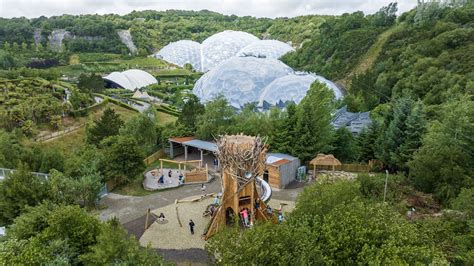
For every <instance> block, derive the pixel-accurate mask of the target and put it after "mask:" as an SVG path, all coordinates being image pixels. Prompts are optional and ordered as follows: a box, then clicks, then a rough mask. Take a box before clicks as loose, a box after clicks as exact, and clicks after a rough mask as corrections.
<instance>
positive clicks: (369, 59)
mask: <svg viewBox="0 0 474 266" xmlns="http://www.w3.org/2000/svg"><path fill="white" fill-rule="evenodd" d="M402 27H403V23H401V24H398V25H395V26H392V27H390V28H389V29H387V30H386V31H384V32H382V33H381V34H380V35H379V36H378V38H377V41H376V42H375V43H374V44H373V45H372V46H371V47H370V48H369V50H368V51H367V53H365V55H364V56H362V58H361V59H360V61H359V63H358V64H357V65H356V66H355V67H354V69H352V71H351V72H350V73H349V74H348V75H347V76H346V77H345V78H344V79H342V80H339V81H337V83H339V84H342V85H343V86H344V88H349V87H350V85H351V84H350V81H351V79H352V77H354V76H357V75H359V74H362V73H365V72H366V71H367V70H368V69H369V68H370V67H371V66H372V65H373V64H374V62H375V60H376V59H377V57H378V56H379V54H380V52H381V51H382V48H383V46H384V44H385V42H386V41H387V40H388V38H389V37H390V35H392V34H393V33H394V32H396V31H397V30H399V29H401V28H402Z"/></svg>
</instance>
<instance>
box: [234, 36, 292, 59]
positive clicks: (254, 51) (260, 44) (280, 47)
mask: <svg viewBox="0 0 474 266" xmlns="http://www.w3.org/2000/svg"><path fill="white" fill-rule="evenodd" d="M294 50H295V49H293V47H291V46H290V45H289V44H287V43H284V42H280V41H277V40H260V41H256V42H253V43H251V44H249V45H247V46H245V47H244V48H242V49H241V50H240V51H239V52H238V53H237V56H254V57H267V58H275V59H278V58H280V57H282V56H283V55H285V54H287V53H289V52H292V51H294Z"/></svg>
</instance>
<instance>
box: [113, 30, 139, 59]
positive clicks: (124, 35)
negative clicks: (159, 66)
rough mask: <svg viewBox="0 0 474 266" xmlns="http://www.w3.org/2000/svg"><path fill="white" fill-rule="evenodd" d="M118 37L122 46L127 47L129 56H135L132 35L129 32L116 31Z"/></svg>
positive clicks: (135, 51)
mask: <svg viewBox="0 0 474 266" xmlns="http://www.w3.org/2000/svg"><path fill="white" fill-rule="evenodd" d="M117 34H118V36H119V37H120V41H122V43H123V44H125V45H126V46H127V48H128V49H129V50H130V53H131V54H136V53H137V47H136V46H135V44H134V43H133V39H132V35H131V34H130V31H129V30H118V31H117Z"/></svg>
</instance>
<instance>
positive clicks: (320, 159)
mask: <svg viewBox="0 0 474 266" xmlns="http://www.w3.org/2000/svg"><path fill="white" fill-rule="evenodd" d="M309 164H311V165H313V167H314V173H316V168H317V167H318V166H323V167H331V168H332V170H333V171H334V168H335V167H336V166H340V165H342V164H341V162H340V161H339V160H338V159H336V158H335V157H334V155H332V154H322V153H319V154H318V155H317V156H316V157H315V158H313V160H311V161H310V162H309Z"/></svg>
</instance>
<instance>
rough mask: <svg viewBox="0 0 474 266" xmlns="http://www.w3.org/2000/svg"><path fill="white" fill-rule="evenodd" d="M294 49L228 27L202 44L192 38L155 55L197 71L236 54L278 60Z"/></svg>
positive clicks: (281, 43) (167, 46)
mask: <svg viewBox="0 0 474 266" xmlns="http://www.w3.org/2000/svg"><path fill="white" fill-rule="evenodd" d="M291 51H294V49H293V48H292V47H291V46H290V45H288V44H286V43H284V42H281V41H277V40H260V39H258V38H257V37H255V36H254V35H252V34H250V33H246V32H242V31H232V30H226V31H222V32H219V33H216V34H214V35H212V36H210V37H208V38H207V39H205V40H204V41H203V42H202V44H200V43H198V42H195V41H190V40H181V41H177V42H172V43H169V44H168V45H166V46H165V47H163V48H162V49H161V50H160V51H158V52H157V53H155V54H154V57H156V58H160V59H163V60H165V61H167V62H169V63H172V64H175V65H178V66H180V67H183V66H184V65H185V64H187V63H189V64H191V65H192V66H193V68H194V69H195V70H197V71H201V72H207V71H209V70H211V69H212V68H213V67H215V66H216V65H218V64H219V63H221V62H223V61H225V60H227V59H229V58H232V57H235V56H254V57H267V58H275V59H277V58H280V57H281V56H283V55H285V54H286V53H288V52H291Z"/></svg>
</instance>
